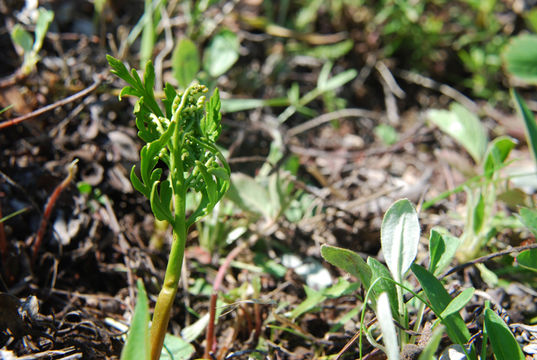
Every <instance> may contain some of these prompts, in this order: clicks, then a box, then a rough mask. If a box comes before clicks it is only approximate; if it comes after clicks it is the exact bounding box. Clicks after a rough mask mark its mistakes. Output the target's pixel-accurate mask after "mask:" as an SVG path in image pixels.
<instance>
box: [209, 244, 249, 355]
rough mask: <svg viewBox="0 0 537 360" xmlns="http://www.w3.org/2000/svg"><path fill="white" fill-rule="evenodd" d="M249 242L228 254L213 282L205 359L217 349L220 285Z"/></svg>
mask: <svg viewBox="0 0 537 360" xmlns="http://www.w3.org/2000/svg"><path fill="white" fill-rule="evenodd" d="M247 244H248V242H244V243H242V244H241V245H239V246H237V247H236V248H235V249H233V250H231V252H230V253H229V254H228V255H227V256H226V258H225V260H224V262H223V263H222V265H220V268H219V269H218V273H217V274H216V278H215V279H214V283H213V293H212V294H211V302H210V304H209V307H210V308H209V324H208V325H207V335H206V339H205V352H204V353H203V358H204V359H211V352H212V353H214V352H215V351H216V342H215V337H214V320H215V317H216V300H217V299H218V292H219V291H220V286H221V285H222V281H223V280H224V275H225V274H226V271H227V269H228V268H229V265H230V264H231V261H233V259H234V258H235V257H236V256H237V255H239V253H240V252H241V251H242V250H243V249H244V248H245V247H246V246H247Z"/></svg>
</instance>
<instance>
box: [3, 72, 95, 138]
mask: <svg viewBox="0 0 537 360" xmlns="http://www.w3.org/2000/svg"><path fill="white" fill-rule="evenodd" d="M101 82H102V78H101V76H99V77H98V78H97V80H96V81H95V82H94V83H93V84H92V85H90V86H89V87H88V88H86V89H84V90H82V91H79V92H77V93H76V94H73V95H71V96H69V97H67V98H65V99H62V100H59V101H56V102H55V103H53V104H50V105H47V106H44V107H42V108H40V109H37V110H35V111H32V112H31V113H29V114H26V115H21V116H19V117H17V118H14V119H9V120H6V121H3V122H1V123H0V130H2V129H5V128H7V127H10V126H12V125H16V124H18V123H21V122H23V121H26V120H28V119H32V118H34V117H36V116H39V115H41V114H44V113H46V112H48V111H51V110H54V109H55V108H57V107H59V106H64V105H66V104H69V103H71V102H73V101H75V100H78V99H79V98H81V97H84V96H86V95H88V94H89V93H90V92H92V91H93V90H95V89H97V87H98V86H99V85H100V84H101Z"/></svg>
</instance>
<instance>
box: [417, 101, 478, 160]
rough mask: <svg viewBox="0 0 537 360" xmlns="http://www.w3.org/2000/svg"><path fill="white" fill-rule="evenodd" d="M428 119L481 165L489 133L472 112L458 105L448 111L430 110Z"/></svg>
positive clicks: (455, 104) (452, 105)
mask: <svg viewBox="0 0 537 360" xmlns="http://www.w3.org/2000/svg"><path fill="white" fill-rule="evenodd" d="M427 119H428V120H429V121H430V122H432V123H433V124H435V125H436V126H438V127H439V128H440V130H442V131H443V132H445V133H446V134H448V135H449V136H451V137H452V138H453V139H455V141H457V142H458V143H459V144H460V145H462V146H463V147H464V148H465V149H466V151H468V153H469V154H470V156H472V158H473V159H474V161H475V162H476V163H480V162H481V159H482V158H483V155H484V154H485V150H486V148H487V143H488V138H487V132H486V130H485V128H484V127H483V125H482V124H481V121H480V120H479V118H478V117H477V116H475V115H474V114H473V113H472V112H470V111H469V110H468V109H466V108H465V107H464V106H462V105H461V104H458V103H452V104H451V106H450V107H449V111H448V110H429V111H428V112H427Z"/></svg>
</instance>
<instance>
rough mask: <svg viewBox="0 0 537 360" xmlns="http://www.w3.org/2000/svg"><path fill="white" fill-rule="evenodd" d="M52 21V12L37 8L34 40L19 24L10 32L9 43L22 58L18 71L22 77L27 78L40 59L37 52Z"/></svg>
mask: <svg viewBox="0 0 537 360" xmlns="http://www.w3.org/2000/svg"><path fill="white" fill-rule="evenodd" d="M53 19H54V12H52V11H51V10H45V9H43V8H39V10H38V15H37V22H36V24H35V37H34V38H32V35H30V34H29V33H28V32H27V31H26V30H24V28H23V27H22V26H21V25H19V24H17V25H15V26H14V27H13V29H12V30H11V41H13V43H14V44H15V45H16V47H17V48H18V50H17V51H18V52H19V53H20V54H21V55H22V56H23V62H22V66H21V70H20V71H21V74H22V75H23V76H27V75H28V74H30V73H31V72H32V71H33V70H34V69H35V66H36V65H37V62H38V61H39V59H40V58H39V51H40V50H41V47H42V46H43V40H44V39H45V35H46V34H47V31H48V27H49V25H50V23H51V22H52V20H53Z"/></svg>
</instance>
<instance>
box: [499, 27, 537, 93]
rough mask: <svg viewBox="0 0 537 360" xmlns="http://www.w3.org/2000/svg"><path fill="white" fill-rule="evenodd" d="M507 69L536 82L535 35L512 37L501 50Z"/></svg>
mask: <svg viewBox="0 0 537 360" xmlns="http://www.w3.org/2000/svg"><path fill="white" fill-rule="evenodd" d="M503 58H504V61H505V65H506V67H507V71H509V72H510V73H511V74H513V75H515V76H517V77H519V78H521V79H522V80H525V81H527V82H530V83H537V35H533V34H532V35H520V36H517V37H514V38H513V39H512V40H511V41H510V43H509V45H507V47H506V48H505V50H504V51H503Z"/></svg>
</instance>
